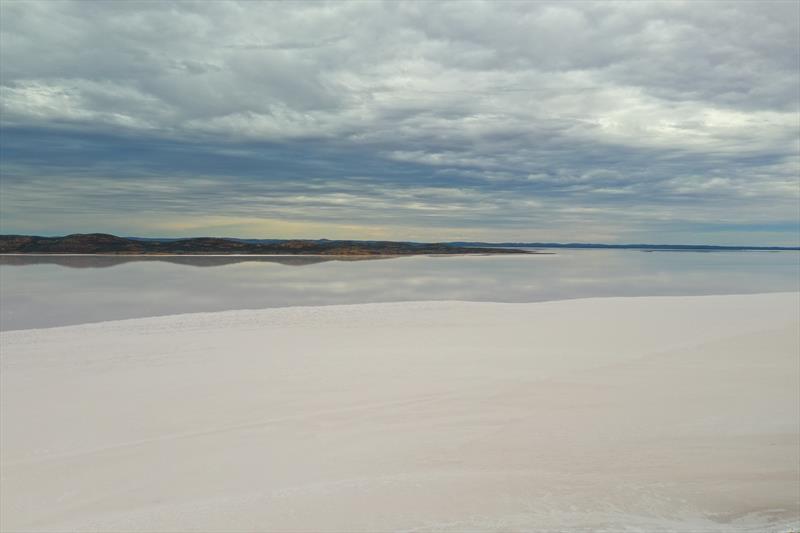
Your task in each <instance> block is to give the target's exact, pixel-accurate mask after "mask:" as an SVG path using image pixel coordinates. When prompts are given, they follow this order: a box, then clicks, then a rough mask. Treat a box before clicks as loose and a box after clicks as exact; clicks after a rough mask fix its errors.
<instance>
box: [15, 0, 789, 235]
mask: <svg viewBox="0 0 800 533" xmlns="http://www.w3.org/2000/svg"><path fill="white" fill-rule="evenodd" d="M798 6H799V4H798V3H796V2H793V1H790V2H774V3H770V2H758V3H755V2H754V3H744V2H734V3H725V2H709V3H699V2H686V3H683V2H659V3H646V2H624V3H578V2H560V3H533V2H530V3H527V2H508V3H497V2H475V3H473V2H454V3H449V4H448V3H433V2H415V3H406V4H403V3H398V2H387V3H379V2H350V3H322V2H311V3H299V2H287V3H255V2H242V3H226V2H197V3H190V2H180V3H169V2H142V3H137V2H66V1H57V2H43V3H38V2H4V3H2V4H1V5H0V9H1V10H2V17H1V18H0V20H2V23H1V24H2V26H1V27H0V31H2V34H1V35H0V38H1V39H2V42H1V43H0V44H2V47H1V48H0V54H2V56H1V57H0V59H2V61H1V62H0V69H2V70H1V72H0V73H1V74H2V77H1V78H2V94H1V95H0V96H1V98H0V101H1V102H2V120H3V135H2V149H3V151H2V178H3V181H2V192H3V194H2V200H0V207H2V218H0V222H2V225H3V228H2V230H3V231H4V232H12V231H13V232H39V233H62V232H65V231H87V230H103V231H116V232H118V233H125V234H150V235H154V234H158V235H164V234H200V233H203V234H218V235H247V236H276V237H280V236H307V237H322V236H330V237H343V236H350V237H355V238H358V237H387V238H414V239H421V240H430V239H434V240H435V239H460V238H481V239H497V240H501V239H502V240H505V239H524V240H541V239H547V240H607V241H620V240H623V241H626V240H627V241H629V240H637V241H644V240H646V241H652V242H666V241H683V242H701V241H713V242H720V243H738V242H753V243H760V242H769V243H776V244H778V243H789V244H792V243H796V242H797V240H798V238H799V237H798V230H799V228H798V223H800V222H799V219H800V214H799V213H798V209H800V204H798V201H800V200H799V198H800V183H798V171H799V169H800V157H799V155H798V150H800V147H799V145H798V135H799V134H800V124H799V123H798V122H799V121H800V118H799V117H800V80H799V79H798V77H800V70H799V69H800V67H798V63H799V62H800V57H799V56H798V53H799V51H800V43H799V42H798V41H799V40H800V30H798V19H800V9H799V8H798Z"/></svg>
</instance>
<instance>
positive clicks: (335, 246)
mask: <svg viewBox="0 0 800 533" xmlns="http://www.w3.org/2000/svg"><path fill="white" fill-rule="evenodd" d="M0 253H3V254H116V255H144V254H150V255H158V254H186V255H208V254H245V255H248V254H262V255H273V254H276V255H304V254H308V255H339V256H347V255H351V256H365V255H419V254H513V253H530V252H526V251H524V250H514V249H508V248H492V247H483V246H482V247H472V246H459V245H454V244H449V243H413V242H393V241H329V240H316V241H315V240H279V241H273V240H263V241H260V240H242V239H226V238H216V237H198V238H190V239H141V238H132V237H117V236H116V235H109V234H105V233H80V234H74V235H66V236H64V237H38V236H32V235H0Z"/></svg>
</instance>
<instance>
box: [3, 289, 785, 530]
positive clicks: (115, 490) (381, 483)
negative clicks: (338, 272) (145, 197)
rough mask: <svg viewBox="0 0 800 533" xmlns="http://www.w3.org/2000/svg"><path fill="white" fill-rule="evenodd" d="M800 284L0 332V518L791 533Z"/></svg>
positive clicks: (8, 521)
mask: <svg viewBox="0 0 800 533" xmlns="http://www.w3.org/2000/svg"><path fill="white" fill-rule="evenodd" d="M799 329H800V294H797V293H780V294H761V295H746V296H702V297H653V298H650V297H647V298H599V299H587V300H569V301H557V302H547V303H533V304H496V303H465V302H426V303H393V304H366V305H351V306H330V307H306V308H284V309H269V310H261V311H226V312H220V313H207V314H190V315H175V316H169V317H160V318H147V319H135V320H125V321H116V322H105V323H99V324H89V325H80V326H69V327H63V328H52V329H38V330H25V331H11V332H5V333H2V334H0V348H2V353H1V355H2V357H1V359H0V360H1V361H2V367H1V369H2V375H1V379H2V382H1V383H0V385H2V387H1V388H0V394H1V395H2V396H1V397H0V399H1V400H2V401H1V402H0V409H1V410H2V411H0V415H1V416H2V417H1V418H0V423H1V426H0V430H1V431H0V445H1V447H0V468H1V469H2V472H1V475H2V477H1V478H0V479H1V481H0V489H1V490H0V529H2V530H3V531H104V532H105V531H134V530H135V531H265V530H271V531H318V530H319V531H450V530H452V531H519V530H528V531H686V532H688V531H691V532H701V531H703V532H705V531H754V532H755V531H759V532H760V531H789V530H791V529H793V528H794V529H797V528H800V504H799V503H798V501H799V500H800V465H799V464H798V462H800V437H799V436H800V427H799V426H800V363H799V361H798V358H799V357H800V356H799V355H798V354H799V353H800V339H799V337H800V332H799Z"/></svg>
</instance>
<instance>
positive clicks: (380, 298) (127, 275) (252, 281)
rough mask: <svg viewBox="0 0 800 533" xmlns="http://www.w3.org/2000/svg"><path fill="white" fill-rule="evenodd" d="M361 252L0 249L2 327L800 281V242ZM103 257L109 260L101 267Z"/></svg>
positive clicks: (755, 288) (749, 288)
mask: <svg viewBox="0 0 800 533" xmlns="http://www.w3.org/2000/svg"><path fill="white" fill-rule="evenodd" d="M364 259H366V258H362V257H359V258H350V257H343V258H338V257H337V258H330V257H311V256H279V257H275V256H271V257H266V256H258V257H255V256H244V257H233V256H221V257H220V256H200V257H198V256H169V257H167V256H162V257H146V258H145V257H119V256H36V257H34V256H6V257H3V258H2V259H1V260H0V299H1V300H2V306H0V328H2V329H6V330H8V329H19V328H30V327H45V326H55V325H67V324H76V323H81V322H96V321H102V320H114V319H121V318H135V317H142V316H157V315H168V314H178V313H191V312H198V311H222V310H226V309H258V308H265V307H285V306H298V305H299V306H305V305H332V304H352V303H368V302H392V301H413V300H418V301H419V300H467V301H497V302H534V301H543V300H558V299H568V298H586V297H602V296H658V295H694V294H741V293H755V292H776V291H797V290H799V287H798V284H800V281H799V280H800V271H799V269H800V264H799V263H798V259H800V254H798V253H797V252H781V253H776V254H752V253H746V252H742V253H726V254H647V253H641V252H639V251H629V250H569V251H562V250H559V252H558V254H556V255H542V256H539V255H528V256H482V257H477V256H447V257H427V256H411V257H397V258H393V259H392V260H391V261H374V260H364ZM369 259H378V258H377V257H376V258H372V257H370V258H369ZM11 265H17V266H11ZM297 265H305V266H304V268H293V267H294V266H297ZM64 266H70V267H74V268H63V267H64ZM110 266H114V267H115V268H105V267H110ZM189 266H205V267H212V266H213V267H218V268H189ZM92 267H96V268H92Z"/></svg>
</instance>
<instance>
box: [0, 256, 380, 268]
mask: <svg viewBox="0 0 800 533" xmlns="http://www.w3.org/2000/svg"><path fill="white" fill-rule="evenodd" d="M393 258H394V257H393V256H319V255H314V256H308V255H302V256H301V255H282V256H274V255H270V256H266V255H258V256H255V255H234V256H230V255H227V256H219V255H214V256H210V255H193V256H185V255H183V256H181V255H137V256H131V255H127V256H120V255H55V254H52V255H35V254H26V255H0V265H11V266H24V265H59V266H63V267H69V268H108V267H113V266H119V265H125V264H128V263H137V262H148V263H152V262H163V263H173V264H176V265H185V266H193V267H218V266H225V265H234V264H237V263H277V264H280V265H289V266H304V265H315V264H317V263H325V262H327V261H370V260H376V259H393Z"/></svg>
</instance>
